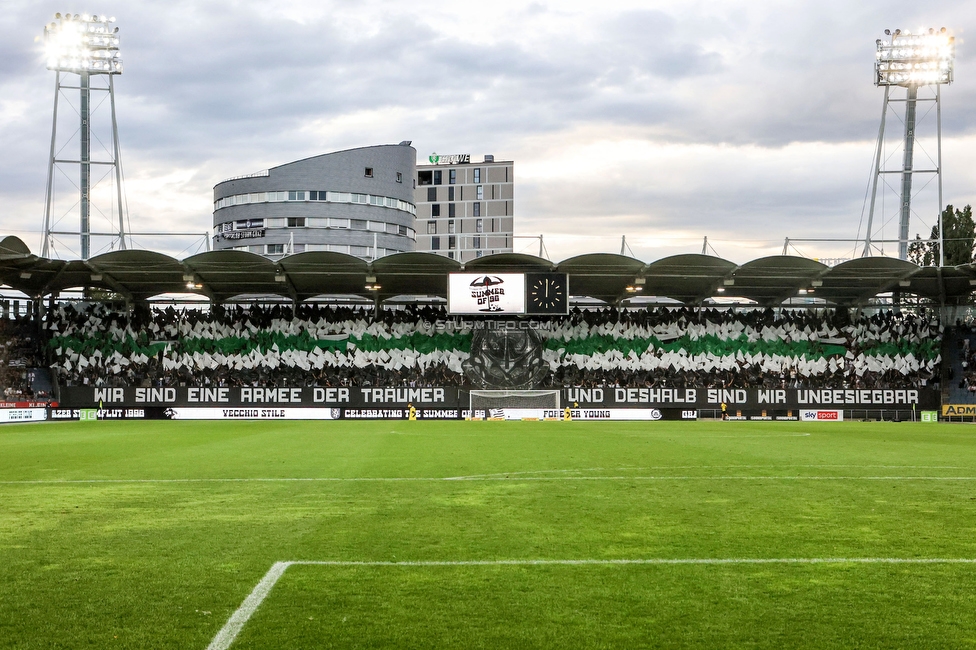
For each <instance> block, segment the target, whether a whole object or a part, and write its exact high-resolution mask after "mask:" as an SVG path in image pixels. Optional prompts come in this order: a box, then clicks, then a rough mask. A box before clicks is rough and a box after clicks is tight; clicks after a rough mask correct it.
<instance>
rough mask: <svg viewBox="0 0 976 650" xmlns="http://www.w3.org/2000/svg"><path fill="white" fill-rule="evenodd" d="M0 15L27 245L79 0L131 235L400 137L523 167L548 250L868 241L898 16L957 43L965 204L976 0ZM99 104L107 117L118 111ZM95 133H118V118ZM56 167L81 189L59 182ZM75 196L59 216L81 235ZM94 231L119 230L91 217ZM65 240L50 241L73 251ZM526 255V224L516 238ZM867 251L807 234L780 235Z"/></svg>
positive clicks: (118, 8) (955, 154) (887, 203)
mask: <svg viewBox="0 0 976 650" xmlns="http://www.w3.org/2000/svg"><path fill="white" fill-rule="evenodd" d="M452 5H454V6H452ZM852 7H853V8H852ZM4 9H5V11H4V12H3V13H2V15H0V24H2V28H3V33H4V35H5V38H4V39H2V41H0V51H2V56H0V85H2V91H0V141H2V142H3V156H2V157H0V205H2V213H0V215H2V216H0V219H2V228H0V230H2V233H0V234H3V235H7V234H15V235H18V236H20V237H21V238H22V239H24V240H25V241H26V242H27V244H28V245H29V246H30V247H31V249H32V250H34V251H38V250H39V248H40V239H41V236H40V232H41V228H42V218H43V204H44V188H45V182H46V173H47V170H46V166H47V158H48V152H49V147H50V143H51V126H52V110H53V99H54V73H53V72H51V71H48V70H47V69H46V68H45V59H44V53H43V44H42V42H41V41H40V40H39V39H38V37H39V36H40V35H41V34H42V33H43V27H44V25H45V23H47V22H49V21H50V20H51V19H52V18H53V14H54V12H55V11H68V10H69V9H70V10H71V11H73V12H78V13H81V12H85V11H87V12H92V13H98V14H103V15H104V14H107V15H113V16H115V17H116V18H117V22H116V25H117V26H119V28H120V35H121V37H122V51H123V58H124V61H125V74H123V75H122V76H121V77H119V78H117V83H116V101H117V111H118V119H119V128H120V132H121V144H122V149H123V159H124V169H125V175H126V196H127V202H128V209H129V215H130V217H129V218H130V223H131V229H132V230H133V231H137V232H151V231H152V232H155V231H166V232H193V233H196V232H199V233H203V232H206V231H207V230H208V229H209V228H210V227H211V224H212V188H213V185H214V184H215V183H217V182H218V181H220V180H222V179H224V178H227V177H230V176H236V175H239V174H244V173H249V172H253V171H257V170H260V169H266V168H268V167H271V166H275V165H278V164H281V163H284V162H288V161H291V160H294V159H298V158H302V157H307V156H311V155H316V154H320V153H325V152H329V151H334V150H338V149H344V148H349V147H356V146H365V145H372V144H382V143H396V142H399V141H401V140H412V141H413V143H414V146H415V147H416V148H417V151H418V156H419V157H421V158H422V159H425V158H426V156H427V155H428V154H430V153H431V152H435V151H436V152H438V153H462V152H464V153H471V154H472V155H473V156H475V157H476V158H477V159H480V155H481V154H484V153H492V154H494V155H495V156H496V159H499V160H501V159H511V160H514V161H515V172H516V231H517V234H523V235H537V234H540V233H542V234H543V235H544V236H545V242H546V246H547V249H548V252H549V255H550V257H551V258H552V259H554V260H560V259H564V258H566V257H569V256H571V255H574V254H578V253H583V252H592V251H614V252H617V251H619V250H620V240H621V236H622V235H626V236H627V242H628V244H629V245H630V248H631V250H632V251H633V253H634V254H635V255H636V256H637V257H640V258H642V259H645V260H654V259H658V258H660V257H664V256H666V255H670V254H674V253H681V252H697V251H700V250H701V249H702V242H703V238H704V237H706V236H707V237H708V241H709V243H710V244H711V248H710V249H709V252H714V253H717V254H719V255H721V256H723V257H726V258H728V259H731V260H734V261H740V262H741V261H747V260H749V259H754V258H756V257H760V256H762V255H767V254H775V253H777V252H780V251H781V250H782V248H783V242H784V238H786V237H790V238H793V239H803V238H806V239H814V238H847V239H853V238H855V237H857V236H859V235H860V236H861V237H863V234H864V228H865V222H866V215H865V192H866V189H867V187H868V183H869V180H870V176H871V167H872V162H873V155H874V148H875V140H876V138H877V135H878V127H879V123H880V119H881V112H882V111H881V108H882V97H883V91H882V90H881V89H879V88H876V87H875V86H874V85H873V62H874V48H875V39H877V38H880V37H882V36H883V32H884V29H885V28H891V29H894V28H902V29H911V30H915V29H917V28H918V27H936V28H938V27H942V26H945V27H948V28H949V29H950V31H951V32H952V33H953V34H954V35H955V36H956V37H957V41H956V43H957V58H956V79H957V81H956V83H954V84H953V85H951V86H949V87H948V88H945V89H944V92H943V166H944V170H945V173H944V187H945V193H944V196H945V202H946V203H954V204H956V205H964V204H966V203H973V202H976V147H974V145H976V112H974V111H973V109H972V108H971V107H972V106H976V70H974V69H973V67H974V66H972V65H971V62H972V61H973V60H974V55H973V48H970V47H968V46H967V38H966V37H967V31H969V30H971V29H973V28H972V27H971V26H972V25H974V24H976V23H974V20H976V3H972V2H963V1H962V0H958V1H956V0H954V1H946V2H929V3H919V2H906V1H903V0H888V1H886V2H881V1H878V0H872V1H865V0H862V1H860V2H857V3H850V2H840V1H839V0H817V1H792V2H791V1H788V0H768V1H765V2H755V1H752V2H750V1H747V0H741V1H731V0H730V1H690V2H680V3H675V2H657V1H651V0H641V1H637V0H635V1H627V0H619V1H618V0H609V1H608V2H601V3H596V2H577V1H575V0H560V1H543V2H527V1H508V0H493V1H492V2H491V3H482V4H478V3H444V2H426V1H414V2H409V3H408V2H393V1H386V0H360V1H358V2H351V1H347V2H328V1H322V0H318V1H316V2H306V1H304V0H292V1H290V2H287V3H284V2H267V1H263V2H257V1H251V0H226V1H208V0H195V1H194V2H181V1H179V0H177V1H171V2H166V3H163V2H158V1H157V2H149V1H142V0H126V2H117V1H114V0H103V1H102V3H101V4H99V5H98V6H94V5H93V6H71V7H69V6H57V5H54V4H50V5H48V4H47V3H39V2H35V1H33V0H31V1H27V0H7V2H5V3H4ZM974 33H976V32H974ZM974 44H976V40H974ZM72 102H73V104H72ZM76 104H77V96H76V95H70V96H69V95H66V96H65V97H63V98H62V104H61V112H62V116H68V117H70V118H71V119H73V120H77V116H76V115H75V114H74V113H73V112H72V111H74V110H75V107H76ZM931 105H932V104H931V103H929V104H926V105H925V106H924V107H922V108H920V109H919V114H920V116H922V117H923V119H922V120H921V121H920V123H919V134H920V138H922V140H921V141H920V148H919V151H918V152H917V154H916V166H917V167H919V168H921V167H923V165H924V166H929V165H930V163H929V162H927V161H928V160H929V159H930V158H931V159H934V157H935V155H936V149H935V142H934V138H932V136H934V133H935V120H934V111H930V110H929V108H930V107H931ZM98 111H99V115H101V116H102V118H104V116H106V115H107V114H108V108H107V104H105V103H103V104H99V105H98ZM69 121H70V120H69ZM69 121H62V122H61V123H60V125H59V129H60V132H61V133H62V134H63V135H64V138H63V139H62V140H59V146H60V145H61V144H63V143H65V142H69V140H68V138H69V136H70V135H71V133H70V131H71V128H69V126H68V125H69ZM93 122H95V123H96V126H97V120H96V119H93ZM888 122H889V125H891V130H890V131H889V135H890V138H889V141H888V143H887V144H886V148H885V152H884V153H885V158H886V159H887V160H889V161H890V162H889V165H893V166H894V167H897V165H898V164H899V163H900V149H899V139H900V129H901V128H902V127H901V115H900V109H899V111H898V112H894V113H890V114H889V116H888ZM74 128H76V127H74ZM96 136H98V137H99V138H100V140H99V142H100V143H107V142H110V134H109V133H107V132H105V131H104V130H103V131H102V132H101V133H96ZM926 138H928V139H926ZM65 146H66V147H67V149H66V151H68V153H73V149H74V148H75V147H77V145H76V144H72V145H65ZM98 146H99V144H98V143H96V145H93V149H95V150H97V148H98ZM68 153H66V154H65V155H68ZM75 155H76V154H75ZM930 180H931V178H923V177H921V176H920V177H919V179H918V180H917V182H916V187H917V188H918V187H924V189H922V190H921V193H920V194H919V196H918V197H917V199H916V203H915V206H916V211H917V215H916V216H915V217H913V219H914V221H913V223H912V227H911V232H912V235H914V234H915V233H916V232H921V233H922V234H923V236H925V235H927V233H928V230H929V229H930V228H931V226H932V224H933V222H934V219H935V215H936V214H937V199H936V197H935V195H934V190H935V187H936V184H935V182H934V181H932V182H930V183H929V184H928V185H927V186H926V185H925V184H926V182H927V181H930ZM889 182H890V183H892V185H894V184H896V183H897V180H896V177H895V176H892V177H891V178H890V179H889ZM59 183H60V184H59V185H58V186H57V187H58V188H60V189H59V190H58V191H59V194H58V196H59V198H60V199H62V201H64V200H67V199H68V198H69V197H70V196H71V192H72V191H73V190H72V188H71V187H70V179H68V178H67V177H63V178H61V179H60V180H59ZM102 187H103V188H105V187H106V185H102ZM894 198H895V195H894V194H891V192H888V195H887V197H883V199H884V200H881V199H879V208H878V214H877V216H876V221H877V222H878V223H879V224H886V225H884V228H883V229H882V230H879V232H878V233H876V237H896V236H897V215H896V214H895V213H894V212H893V207H894V201H893V199H894ZM65 205H66V204H62V205H61V206H60V207H59V209H58V210H56V214H55V215H54V216H55V219H56V220H60V225H61V227H65V228H69V227H74V228H75V229H77V217H76V216H73V215H71V214H70V213H69V208H70V205H67V207H65ZM105 211H106V212H107V211H110V206H108V207H107V209H106V210H105ZM72 219H74V220H75V221H74V223H69V221H71V220H72ZM92 227H93V230H95V229H99V228H106V227H108V224H107V223H106V221H105V219H104V217H101V216H100V215H98V214H96V215H95V216H94V217H93V220H92ZM62 239H63V241H62V242H61V243H60V244H59V247H58V249H57V252H58V253H59V255H60V256H62V257H71V258H74V257H77V254H78V253H77V250H72V247H74V248H77V245H76V244H75V243H74V242H73V241H72V240H70V239H69V238H62ZM137 240H138V244H139V245H140V246H141V247H146V248H155V249H157V250H163V251H164V252H167V253H170V254H172V255H176V256H177V257H186V256H188V255H190V254H193V253H196V252H198V251H199V250H201V249H200V246H201V238H200V237H182V238H151V237H141V238H137ZM536 247H537V244H536V243H533V242H532V240H524V243H519V244H518V245H517V247H516V250H523V249H524V250H526V251H527V252H528V251H529V250H533V249H534V248H536ZM894 249H895V246H894V245H888V246H887V247H886V252H888V253H893V252H894ZM853 250H854V244H853V243H841V244H833V243H817V242H798V243H797V244H796V247H795V248H793V249H791V252H792V253H799V254H803V255H806V256H809V257H849V256H851V254H852V251H853ZM97 252H103V251H101V250H98V249H97V248H95V249H93V254H94V253H97Z"/></svg>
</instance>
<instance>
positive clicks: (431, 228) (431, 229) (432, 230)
mask: <svg viewBox="0 0 976 650" xmlns="http://www.w3.org/2000/svg"><path fill="white" fill-rule="evenodd" d="M436 233H437V222H436V221H428V222H427V234H428V235H434V234H436Z"/></svg>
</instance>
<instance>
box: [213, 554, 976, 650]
mask: <svg viewBox="0 0 976 650" xmlns="http://www.w3.org/2000/svg"><path fill="white" fill-rule="evenodd" d="M757 564H786V565H789V564H976V558H938V557H915V558H912V557H909V558H901V557H794V558H636V559H579V560H547V559H535V560H533V559H526V560H414V561H403V562H392V561H384V560H372V561H371V560H293V561H286V562H275V563H274V564H273V565H271V568H270V569H268V572H267V573H265V574H264V577H263V578H261V581H260V582H258V584H257V585H256V586H255V587H254V589H253V590H252V591H251V593H250V594H248V596H247V598H245V599H244V602H242V603H241V606H240V607H238V608H237V610H236V611H235V612H234V613H233V614H231V616H230V618H229V619H227V622H226V623H224V626H223V627H222V628H220V631H219V632H217V635H216V636H215V637H214V638H213V640H212V641H211V642H210V645H208V646H207V650H227V649H228V648H230V646H231V644H232V643H234V640H235V639H236V638H237V635H238V634H240V632H241V630H242V629H244V625H245V624H246V623H247V622H248V620H249V619H250V618H251V616H253V615H254V612H256V611H257V609H258V607H260V606H261V603H262V602H264V599H265V598H267V597H268V594H270V593H271V590H272V589H274V586H275V584H277V582H278V580H280V579H281V577H282V576H283V575H284V574H285V571H287V570H288V567H291V566H296V565H297V566H325V567H403V568H411V567H465V566H472V567H479V566H627V565H630V566H634V565H637V566H640V565H649V566H654V565H657V566H680V565H686V566H687V565H699V566H700V565H757Z"/></svg>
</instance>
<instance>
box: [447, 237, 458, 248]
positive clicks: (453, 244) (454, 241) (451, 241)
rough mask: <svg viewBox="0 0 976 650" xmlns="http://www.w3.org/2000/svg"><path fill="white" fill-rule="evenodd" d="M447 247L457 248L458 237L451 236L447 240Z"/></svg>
mask: <svg viewBox="0 0 976 650" xmlns="http://www.w3.org/2000/svg"><path fill="white" fill-rule="evenodd" d="M447 247H448V248H457V237H455V236H454V235H451V236H449V237H448V238H447Z"/></svg>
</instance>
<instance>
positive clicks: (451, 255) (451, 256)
mask: <svg viewBox="0 0 976 650" xmlns="http://www.w3.org/2000/svg"><path fill="white" fill-rule="evenodd" d="M447 256H448V257H449V258H450V259H452V260H453V259H454V251H448V252H447Z"/></svg>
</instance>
